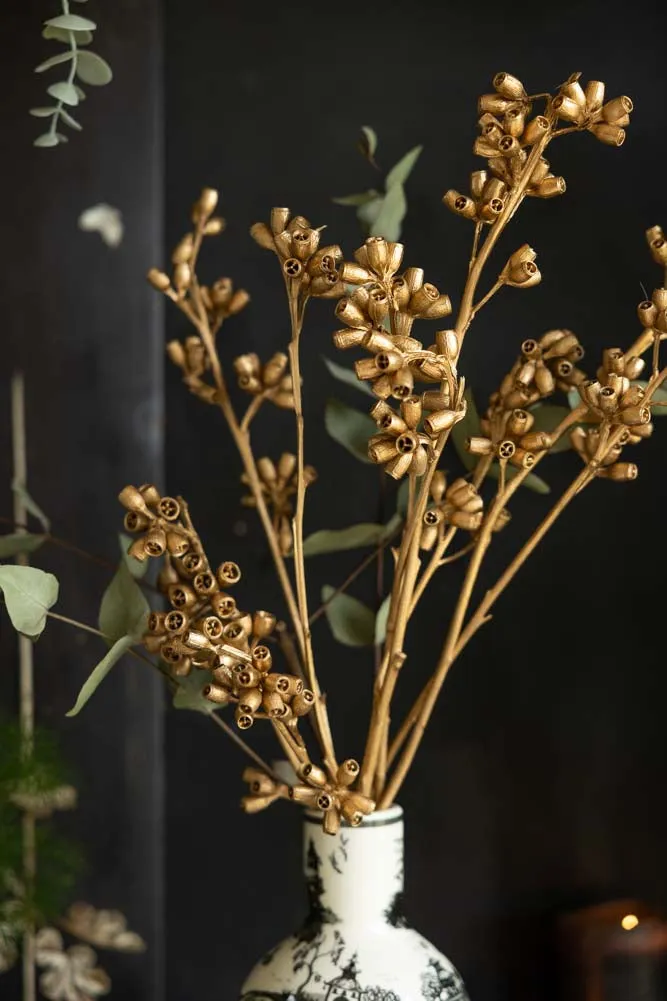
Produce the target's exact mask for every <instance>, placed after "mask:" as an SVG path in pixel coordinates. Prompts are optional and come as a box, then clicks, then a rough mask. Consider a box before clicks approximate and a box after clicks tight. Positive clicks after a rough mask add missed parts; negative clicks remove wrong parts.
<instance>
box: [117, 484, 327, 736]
mask: <svg viewBox="0 0 667 1001" xmlns="http://www.w3.org/2000/svg"><path fill="white" fill-rule="evenodd" d="M119 500H120V502H121V504H122V505H123V506H124V507H125V508H126V509H127V514H126V516H125V527H126V529H127V530H128V531H130V532H133V533H135V534H137V535H138V538H137V539H135V541H134V542H133V543H132V545H131V547H130V549H129V552H130V554H131V555H132V556H134V557H135V558H137V559H140V560H146V559H147V558H148V557H160V556H165V557H166V559H167V563H166V565H165V567H164V568H163V569H162V571H161V573H160V575H159V577H158V586H159V587H160V590H161V591H162V592H163V593H164V594H165V595H166V597H167V599H168V601H169V604H170V606H171V607H170V609H169V610H168V611H163V612H162V611H161V612H152V613H151V615H150V616H149V619H148V626H147V630H146V633H145V635H144V637H143V642H144V646H145V647H146V649H147V650H148V652H149V653H157V654H159V655H160V657H161V659H162V661H163V662H164V663H165V664H167V665H168V666H169V669H170V671H171V673H172V674H173V675H174V676H175V677H185V676H187V675H189V674H190V672H191V671H192V669H193V668H197V669H200V670H203V671H207V672H209V682H208V684H207V685H206V686H205V687H204V688H203V694H204V696H205V697H206V698H208V699H209V700H210V701H211V702H213V703H215V704H217V705H228V704H230V703H232V704H234V705H235V707H236V723H237V726H238V727H239V728H240V729H242V730H247V729H248V728H249V727H251V726H252V725H253V723H254V721H255V719H257V718H268V719H272V720H275V721H280V722H281V723H285V724H287V725H288V726H290V727H291V728H292V729H295V728H296V725H297V722H298V719H299V717H301V716H305V715H306V714H307V713H308V712H310V710H311V709H312V707H313V703H314V695H313V693H312V692H311V691H309V690H308V689H306V688H304V685H303V681H302V680H301V678H299V677H297V676H296V675H292V674H279V673H277V672H274V671H272V666H273V656H272V653H271V650H270V648H269V646H267V639H268V638H269V637H270V636H271V633H272V632H273V630H274V627H275V625H276V618H275V616H274V615H272V614H271V613H270V612H265V611H257V612H255V613H254V614H253V615H250V614H248V613H244V612H242V611H240V610H239V609H238V608H237V605H236V600H235V599H234V598H233V597H232V596H231V595H230V594H229V593H228V588H229V587H231V586H233V585H234V584H236V583H238V581H239V580H240V579H241V571H240V569H239V567H238V565H237V564H236V563H233V562H231V561H226V562H224V563H221V564H220V566H219V567H218V568H217V570H213V569H212V568H211V565H210V564H209V562H208V559H207V558H206V554H205V552H204V550H203V547H202V545H201V541H200V539H199V536H198V534H197V533H196V531H195V530H194V527H193V525H192V522H191V519H190V516H189V512H188V509H187V505H186V504H185V502H184V501H183V500H182V499H181V498H173V497H161V496H160V494H159V492H158V491H157V489H156V488H155V487H154V486H152V485H146V486H143V487H139V488H137V487H134V486H128V487H125V488H124V489H123V490H122V491H121V493H120V495H119Z"/></svg>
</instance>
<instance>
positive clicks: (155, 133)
mask: <svg viewBox="0 0 667 1001" xmlns="http://www.w3.org/2000/svg"><path fill="white" fill-rule="evenodd" d="M160 8H161V4H160V3H159V2H158V0H144V2H143V3H141V4H137V3H134V2H133V0H119V2H117V3H114V4H111V5H109V4H102V3H95V2H93V3H90V4H88V5H87V7H86V10H85V13H87V14H89V16H90V17H92V18H93V19H96V20H98V21H99V30H98V32H97V40H96V47H97V48H98V50H99V51H100V53H101V54H103V55H104V56H105V57H106V58H107V59H108V60H109V62H110V63H111V65H112V67H113V69H114V71H115V80H114V82H113V84H112V85H111V86H109V87H108V88H106V89H101V90H99V91H95V90H93V88H90V89H89V96H88V100H87V102H86V103H85V104H83V105H82V107H81V108H80V109H78V110H77V114H78V116H79V117H80V119H81V121H82V123H83V125H84V131H83V132H82V133H81V134H73V135H72V137H71V142H70V143H69V145H67V146H65V147H60V148H58V149H55V150H38V149H33V148H32V145H31V143H32V138H33V137H34V136H35V135H37V134H38V130H39V126H40V123H39V122H37V121H36V120H35V119H30V118H29V117H28V116H27V109H28V107H29V106H31V105H36V104H41V103H44V101H43V90H44V87H45V86H46V84H45V82H44V78H37V77H34V75H33V74H32V67H33V66H34V65H36V63H37V62H39V61H40V59H41V58H45V57H46V55H49V54H52V53H53V52H54V51H57V49H56V48H55V47H54V46H53V43H46V42H43V41H42V40H41V38H40V30H41V22H42V21H43V19H44V18H46V17H48V16H49V15H51V16H52V15H53V14H56V13H58V11H59V5H58V4H55V3H48V2H47V3H44V2H41V0H40V2H37V0H31V2H26V3H24V4H21V5H20V12H19V11H18V8H17V9H16V10H14V12H13V13H12V14H11V15H10V14H9V13H8V12H7V13H6V14H5V15H4V21H5V30H4V31H3V33H2V49H3V52H2V58H0V78H1V80H2V88H1V89H2V93H3V94H4V95H5V96H6V97H5V101H4V102H3V111H4V114H3V147H4V151H3V224H2V229H3V236H2V250H1V251H0V254H1V255H2V287H3V322H2V334H1V336H2V344H3V351H2V359H3V361H2V372H1V374H0V406H1V409H2V416H1V421H0V425H1V428H2V449H1V450H0V484H1V493H2V498H3V499H2V503H1V505H0V508H1V510H2V513H3V514H6V513H9V511H10V509H11V508H10V495H9V458H8V456H9V439H8V418H9V413H8V405H9V398H8V386H9V378H10V373H11V371H12V369H13V368H15V367H20V368H22V369H23V371H24V372H25V378H26V385H27V393H28V407H27V427H28V441H29V469H30V487H31V490H32V492H33V494H34V496H35V497H37V498H39V502H40V503H41V505H42V506H43V507H44V509H45V510H46V511H48V513H49V515H50V516H51V518H52V521H53V526H54V532H55V533H56V534H58V535H60V536H62V537H64V538H66V539H70V540H72V541H75V542H76V543H77V544H78V545H79V546H81V547H82V548H84V549H87V550H89V551H92V552H93V553H98V554H101V555H102V556H104V557H105V558H106V559H108V560H110V561H112V563H115V562H116V561H117V559H118V556H119V548H118V540H117V531H118V528H119V526H120V524H121V512H120V510H119V505H118V504H117V502H116V494H117V493H118V490H119V489H120V488H121V487H122V486H123V485H124V484H125V483H126V482H136V481H145V480H156V481H158V482H159V481H160V479H161V476H162V423H163V418H162V332H161V322H162V310H161V304H160V302H159V300H158V299H157V297H156V296H154V295H153V294H152V292H151V290H150V289H148V288H147V286H146V285H145V283H144V280H143V274H144V273H145V271H146V269H147V268H148V267H149V266H150V264H151V263H152V262H153V260H154V259H155V258H156V256H158V255H159V248H160V246H161V239H162V101H161V92H162V86H161V73H162V41H161V16H160ZM49 46H51V48H50V50H49ZM10 94H11V101H10V100H8V99H7V95H10ZM99 202H108V203H110V204H111V205H114V206H116V207H118V208H119V209H120V210H121V211H122V213H123V217H124V220H125V226H126V231H125V239H124V242H123V244H122V245H121V247H120V248H119V249H117V250H111V249H109V248H108V247H106V246H105V245H104V244H103V243H102V241H101V240H100V238H99V236H98V235H97V234H84V233H82V232H80V231H79V230H78V229H77V218H78V216H79V213H80V212H81V211H82V210H84V209H86V208H88V207H89V206H91V205H93V204H96V203H99ZM36 562H37V563H38V564H39V565H41V566H43V567H44V568H46V569H49V570H53V571H54V572H56V573H57V574H58V576H59V578H60V581H61V595H60V599H59V603H58V608H59V610H60V612H61V613H63V614H65V615H70V616H74V617H75V618H79V619H81V620H83V621H84V622H88V623H92V624H95V622H96V616H97V609H98V605H99V597H100V594H101V592H102V590H103V588H104V586H105V584H106V581H107V580H108V576H109V575H108V573H107V572H106V571H105V570H103V569H102V568H100V567H97V566H95V565H94V564H92V563H89V562H87V561H85V560H77V557H75V556H73V555H71V554H69V553H62V552H61V551H58V550H57V549H54V548H52V547H49V548H48V549H46V548H45V549H44V550H43V551H42V552H40V553H39V555H38V558H37V560H36ZM2 633H3V636H2V652H3V671H2V678H1V679H0V684H1V685H2V707H3V710H4V711H8V710H10V711H11V709H12V708H13V706H14V705H15V696H16V692H15V686H14V673H15V672H14V667H15V662H14V649H15V642H14V637H13V636H12V634H11V632H10V630H9V629H8V628H7V626H6V622H5V621H4V616H3V623H2ZM102 653H103V646H102V645H101V643H100V642H99V641H98V640H97V639H96V638H95V637H93V636H87V635H85V634H81V635H76V634H74V633H73V632H72V631H71V630H69V629H68V627H65V626H63V625H60V624H58V623H51V624H50V625H49V627H48V629H47V631H46V633H45V635H44V637H43V638H42V640H41V641H40V642H39V644H38V647H37V651H36V684H37V702H38V718H39V720H40V721H41V722H42V723H43V724H44V725H46V726H50V727H53V728H54V729H55V730H56V731H57V732H58V733H59V735H60V737H61V739H62V743H63V747H64V750H65V752H66V755H67V756H68V758H69V759H70V761H71V762H72V764H73V767H74V770H75V773H76V776H77V779H78V787H79V791H80V806H79V809H78V811H77V812H76V815H74V816H72V817H66V818H63V821H62V824H63V826H64V827H65V828H66V829H67V830H69V831H70V832H71V834H72V835H74V836H75V837H76V839H77V840H78V841H79V842H80V844H81V846H82V848H83V850H84V854H85V856H86V858H87V872H86V875H85V877H84V879H83V881H82V884H81V886H80V887H79V888H78V891H77V892H78V893H79V894H80V895H81V897H82V898H83V899H86V900H89V901H90V902H91V903H93V904H95V905H97V906H100V907H114V908H119V909H121V910H123V911H124V912H125V913H126V914H127V916H128V919H129V921H130V923H131V926H132V927H134V928H136V930H137V931H139V932H140V933H141V934H142V935H143V936H144V937H145V938H146V940H147V942H148V946H149V951H148V953H147V955H146V956H140V957H114V956H111V957H109V956H105V957H104V959H103V962H104V963H105V965H106V966H107V968H108V969H109V971H110V972H111V974H112V977H113V980H114V996H117V997H119V998H121V997H122V998H124V999H127V1001H138V999H141V1001H147V999H150V1001H158V999H159V998H160V997H161V996H162V964H163V952H162V938H163V925H162V899H163V827H162V822H163V806H162V803H163V762H162V712H163V708H162V689H161V686H160V684H159V682H158V681H157V680H156V678H155V677H153V676H152V675H151V674H150V672H149V671H148V669H147V668H144V667H143V666H142V665H141V664H139V663H138V662H136V661H133V660H130V659H129V658H126V659H125V660H124V661H123V662H121V663H120V664H119V665H118V666H117V667H116V669H115V670H114V671H113V672H112V674H111V676H110V677H109V678H108V679H107V680H106V681H105V684H104V690H103V691H101V692H100V693H99V698H96V699H95V700H94V701H93V702H92V703H91V704H90V706H89V707H88V708H87V709H86V711H85V712H84V713H83V714H82V715H81V716H80V717H78V718H77V719H65V718H64V713H65V711H66V710H67V709H68V708H69V707H70V705H71V704H72V701H73V699H74V697H75V695H76V692H77V690H78V688H79V686H80V684H81V683H82V681H83V680H84V678H85V677H86V675H87V674H88V672H89V671H90V669H91V668H92V667H93V666H94V664H95V663H96V662H97V660H98V659H99V658H100V656H101V655H102ZM0 990H2V991H3V997H4V996H5V994H4V989H0Z"/></svg>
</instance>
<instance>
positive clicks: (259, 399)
mask: <svg viewBox="0 0 667 1001" xmlns="http://www.w3.org/2000/svg"><path fill="white" fill-rule="evenodd" d="M265 399H266V397H265V394H264V393H258V395H257V396H255V397H253V399H252V400H251V402H250V405H249V406H248V409H247V410H246V412H245V413H244V415H243V419H242V420H241V424H240V428H241V431H242V432H243V434H247V433H248V431H249V429H250V424H251V422H252V420H253V419H254V417H255V416H256V414H257V413H258V411H259V408H260V407H261V405H262V404H263V403H264V400H265Z"/></svg>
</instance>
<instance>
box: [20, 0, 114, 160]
mask: <svg viewBox="0 0 667 1001" xmlns="http://www.w3.org/2000/svg"><path fill="white" fill-rule="evenodd" d="M74 2H75V3H86V2H87V0H74ZM61 5H62V13H61V14H59V15H58V16H57V17H52V18H49V20H48V21H45V22H44V31H43V32H42V37H43V38H46V39H50V40H52V41H56V42H62V43H63V44H65V45H67V46H68V48H67V50H66V51H65V52H59V53H57V55H55V56H51V57H50V58H49V59H46V60H45V61H44V62H43V63H40V64H39V66H36V67H35V73H45V72H46V71H47V70H50V69H52V68H53V67H54V66H61V65H63V66H64V65H66V64H67V63H69V70H68V73H67V77H66V78H65V79H64V80H57V81H56V82H55V83H52V84H50V85H49V86H48V87H47V89H46V92H47V94H48V95H49V97H51V98H53V100H54V101H55V102H56V103H55V104H50V105H46V106H44V107H40V108H31V109H30V114H31V115H33V116H34V117H35V118H45V119H50V122H49V127H48V129H47V131H46V132H44V133H42V135H40V136H38V137H37V138H36V139H35V141H34V145H35V146H40V147H50V146H58V145H60V144H61V143H66V142H67V136H66V135H65V134H64V133H63V132H60V131H58V127H59V125H60V124H61V123H62V124H64V125H67V126H68V127H69V128H71V129H74V130H76V131H77V132H80V131H81V129H82V125H81V123H80V122H78V121H77V119H76V118H74V116H73V115H72V114H71V112H70V110H69V109H70V108H75V107H77V105H79V104H80V103H81V101H83V100H85V97H86V94H85V92H84V91H83V89H82V88H81V86H80V85H79V83H77V82H76V81H77V80H78V81H80V83H86V84H89V85H90V86H91V87H103V86H105V85H106V84H108V83H110V82H111V79H112V76H113V74H112V72H111V67H110V66H109V64H108V63H107V62H106V60H105V59H103V58H102V57H101V56H99V55H98V54H97V53H96V52H91V51H90V49H87V48H85V46H87V45H89V44H90V43H91V42H92V40H93V32H94V31H95V29H96V27H97V25H96V23H95V22H94V21H91V20H90V19H89V18H87V17H81V16H80V15H79V14H71V13H70V9H69V8H70V0H61Z"/></svg>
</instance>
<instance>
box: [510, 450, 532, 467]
mask: <svg viewBox="0 0 667 1001" xmlns="http://www.w3.org/2000/svg"><path fill="white" fill-rule="evenodd" d="M510 462H511V463H512V465H513V466H516V467H517V469H531V468H532V467H533V466H534V465H535V454H534V453H533V452H528V451H526V449H525V448H516V449H515V450H514V454H513V455H512V456H510Z"/></svg>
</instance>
